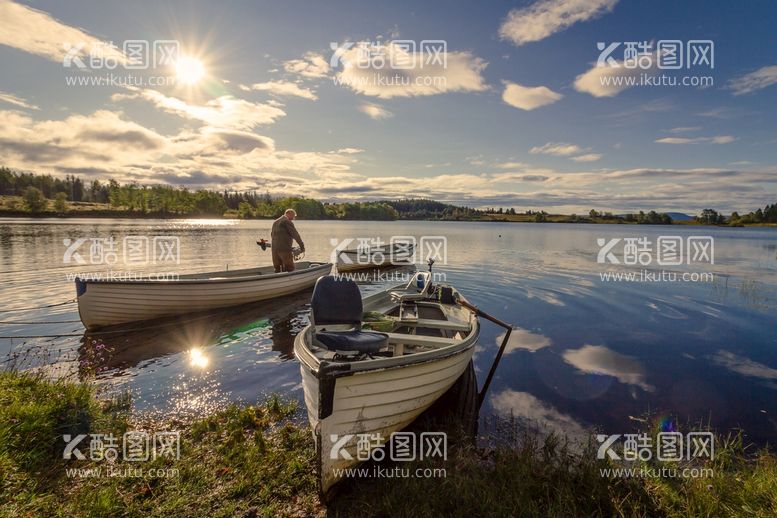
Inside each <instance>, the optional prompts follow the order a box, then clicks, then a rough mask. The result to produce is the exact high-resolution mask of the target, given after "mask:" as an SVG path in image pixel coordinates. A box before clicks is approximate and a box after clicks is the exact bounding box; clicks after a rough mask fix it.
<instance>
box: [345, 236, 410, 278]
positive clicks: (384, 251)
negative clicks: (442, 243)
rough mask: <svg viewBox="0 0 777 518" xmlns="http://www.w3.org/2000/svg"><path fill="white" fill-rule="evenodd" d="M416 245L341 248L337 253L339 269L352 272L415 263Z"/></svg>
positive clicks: (396, 244)
mask: <svg viewBox="0 0 777 518" xmlns="http://www.w3.org/2000/svg"><path fill="white" fill-rule="evenodd" d="M414 250H415V245H413V244H404V243H393V244H390V245H384V246H379V247H370V248H365V249H363V250H361V249H356V250H341V251H340V252H338V254H337V271H339V272H350V271H354V270H364V269H367V268H381V267H384V266H403V265H407V264H412V263H413V255H414Z"/></svg>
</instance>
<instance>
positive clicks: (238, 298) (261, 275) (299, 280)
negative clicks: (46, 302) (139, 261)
mask: <svg viewBox="0 0 777 518" xmlns="http://www.w3.org/2000/svg"><path fill="white" fill-rule="evenodd" d="M331 269H332V265H331V264H330V263H313V262H299V263H296V269H295V270H294V271H293V272H282V273H275V270H274V269H273V267H272V266H266V267H261V268H249V269H243V270H231V271H219V272H207V273H195V274H188V275H181V276H179V277H178V279H176V280H152V279H138V280H134V279H133V280H87V279H80V278H76V281H75V283H76V293H77V296H78V297H77V300H78V313H79V315H80V316H81V322H83V324H84V326H85V327H86V328H87V329H90V330H91V329H97V328H100V327H105V326H112V325H117V324H124V323H128V322H136V321H141V320H151V319H154V318H159V317H165V316H172V315H180V314H184V313H192V312H195V311H205V310H210V309H216V308H224V307H229V306H238V305H241V304H248V303H251V302H257V301H260V300H267V299H272V298H275V297H281V296H284V295H289V294H291V293H296V292H298V291H302V290H305V289H308V288H310V287H311V286H313V284H315V282H316V280H318V278H319V277H321V276H323V275H327V274H328V273H329V272H330V271H331Z"/></svg>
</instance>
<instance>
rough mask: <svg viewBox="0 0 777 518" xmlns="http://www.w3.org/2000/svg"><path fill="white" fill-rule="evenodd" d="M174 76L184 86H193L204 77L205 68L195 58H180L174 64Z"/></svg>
mask: <svg viewBox="0 0 777 518" xmlns="http://www.w3.org/2000/svg"><path fill="white" fill-rule="evenodd" d="M175 75H176V77H177V78H178V81H180V82H181V83H183V84H185V85H194V84H196V83H197V82H199V81H200V79H202V78H203V76H204V75H205V66H204V65H203V64H202V61H200V60H199V59H197V58H194V57H191V56H181V57H180V58H179V59H178V61H177V62H176V64H175Z"/></svg>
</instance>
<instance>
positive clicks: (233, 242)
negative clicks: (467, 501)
mask: <svg viewBox="0 0 777 518" xmlns="http://www.w3.org/2000/svg"><path fill="white" fill-rule="evenodd" d="M269 227H270V222H269V221H239V222H238V221H197V220H186V221H183V220H178V221H157V220H142V221H139V220H74V219H68V220H2V226H1V227H0V266H2V268H0V270H1V271H2V273H0V293H1V294H2V297H1V298H0V300H2V306H0V307H1V308H2V311H3V312H2V313H0V319H1V320H2V323H0V329H1V331H0V335H2V338H0V356H9V355H10V357H13V358H16V360H15V361H16V362H17V364H18V365H24V366H29V365H35V366H36V367H37V368H45V369H47V371H50V372H51V373H52V374H53V375H61V374H62V373H70V374H71V375H73V374H74V375H81V376H86V375H87V374H88V373H89V372H91V371H94V370H99V371H100V372H99V374H98V380H99V381H100V383H101V384H102V385H103V386H105V387H106V389H109V390H129V391H131V393H132V396H133V405H134V407H135V409H136V410H137V411H138V412H150V413H159V414H165V415H169V414H171V413H176V414H184V415H185V414H195V415H196V414H201V413H203V412H208V411H210V410H212V409H214V408H217V407H219V406H220V405H223V404H225V403H227V402H229V401H247V402H253V401H256V400H257V398H260V397H262V395H263V394H265V393H270V392H282V393H285V394H288V395H289V396H291V397H295V398H300V399H301V397H302V390H301V386H300V384H299V368H298V365H297V363H296V362H295V361H294V357H293V350H292V342H293V338H294V335H295V334H296V333H297V332H299V330H300V329H302V327H304V326H305V324H306V323H307V315H306V313H307V310H308V305H307V304H308V301H309V298H310V293H309V292H308V293H302V294H299V295H294V296H290V297H286V298H283V299H280V300H276V301H272V302H264V303H259V304H255V305H252V306H248V307H241V308H238V309H228V310H222V311H218V312H215V313H211V314H206V315H193V316H187V317H185V318H182V319H178V320H175V321H168V322H163V323H155V324H152V325H148V324H135V325H132V326H130V327H131V329H130V330H129V331H127V330H124V331H121V332H117V331H108V332H104V333H86V334H85V333H84V328H83V326H82V325H81V324H80V321H78V311H77V307H76V305H75V304H74V303H66V304H62V305H57V306H53V307H48V308H42V309H35V308H40V307H41V306H44V305H51V304H58V303H61V302H65V301H68V300H70V299H72V298H73V297H74V296H75V289H74V286H73V284H72V281H70V280H68V275H72V274H74V273H77V272H94V271H102V270H106V269H109V268H108V267H105V266H101V265H90V264H86V265H80V266H74V265H66V264H63V254H64V252H65V250H66V246H65V245H64V244H63V240H65V239H70V240H75V239H78V238H81V237H84V238H107V237H114V238H115V239H116V240H117V241H118V242H119V243H121V242H122V239H123V238H124V237H126V236H133V235H145V236H158V235H168V236H178V237H179V238H180V259H181V261H180V265H156V266H153V265H152V266H151V267H145V268H138V267H132V268H130V267H127V266H123V265H117V266H114V267H113V269H114V270H124V271H126V270H132V271H134V272H138V273H142V272H160V271H180V272H185V273H189V272H204V271H209V270H221V269H224V268H225V267H226V266H227V265H228V267H229V268H230V269H233V268H239V267H250V266H256V265H265V264H269V263H270V257H269V255H268V253H261V252H260V251H259V250H258V248H257V247H256V245H255V244H254V241H255V240H256V239H257V238H258V237H269ZM297 227H298V229H299V230H300V232H301V233H302V236H303V238H304V240H305V243H306V247H307V249H308V255H307V258H306V259H310V260H327V259H328V257H329V254H330V252H331V247H332V246H331V244H330V240H331V239H333V238H336V239H338V240H340V239H346V238H357V237H368V238H382V239H384V240H388V239H389V238H390V237H391V236H392V235H412V236H417V237H420V236H424V235H426V236H429V235H433V236H445V237H446V238H447V264H439V265H436V266H435V270H436V271H437V272H439V273H444V274H445V275H446V277H447V280H448V282H450V283H452V284H454V285H456V286H457V287H458V288H459V289H460V290H461V291H462V292H463V293H464V294H465V295H466V296H467V297H468V298H469V299H470V301H472V302H473V303H475V304H477V305H478V306H480V307H481V308H482V309H484V310H485V311H488V312H490V313H492V314H494V315H495V316H497V317H499V318H501V319H503V320H505V321H507V322H510V323H512V324H514V325H515V326H516V327H517V328H518V329H517V331H515V332H514V333H513V337H512V338H511V340H510V344H509V346H508V352H507V353H506V354H505V356H504V358H503V360H502V363H501V365H500V366H499V369H498V371H497V375H496V378H495V379H494V382H493V384H492V387H491V390H490V394H489V397H488V399H487V402H486V408H484V411H483V415H494V414H496V415H500V416H506V417H507V416H513V417H514V418H515V419H517V420H518V421H519V422H524V423H526V424H527V425H532V426H540V427H541V428H544V429H547V430H560V431H564V432H566V433H569V434H582V433H585V431H586V430H589V429H591V428H593V427H597V428H598V429H601V430H603V431H605V432H609V433H627V432H628V431H630V430H631V429H633V427H634V418H639V417H641V416H644V415H645V414H647V413H650V414H653V415H667V416H673V417H675V418H677V419H678V420H680V421H681V422H687V421H691V422H698V421H703V422H710V423H712V424H713V425H714V426H715V427H716V428H718V429H719V430H728V429H737V428H742V429H744V430H746V432H747V434H748V437H749V439H750V440H752V441H755V442H758V443H765V442H771V443H774V442H775V439H777V313H776V310H777V258H776V257H775V256H776V255H777V229H756V228H738V229H737V228H735V229H726V228H704V227H679V226H672V227H659V226H656V227H652V226H626V225H563V224H544V225H539V224H510V223H490V224H487V223H454V222H390V223H386V222H328V221H327V222H323V221H299V222H298V224H297ZM660 235H677V236H682V237H687V236H693V235H711V236H713V237H714V264H696V265H693V266H692V267H667V269H669V268H673V270H672V271H673V272H679V273H682V272H683V271H686V272H695V273H699V272H701V273H712V274H714V280H713V281H711V282H626V281H620V282H612V281H610V282H605V281H603V280H602V279H601V277H600V274H601V273H602V272H606V271H610V270H612V271H631V272H639V271H640V270H641V269H642V268H636V267H623V266H614V265H604V264H597V253H598V251H599V246H598V245H597V239H598V238H603V239H605V240H609V239H612V238H624V237H644V236H646V237H648V238H649V239H650V241H651V242H652V243H653V245H655V243H656V239H657V238H658V236H660ZM81 252H82V255H86V252H87V249H86V248H84V250H81ZM653 264H655V258H654V259H653ZM171 266H172V267H171ZM648 270H649V271H653V272H655V271H657V267H655V266H652V267H648ZM387 283H390V284H394V283H396V281H391V282H389V281H385V282H382V281H375V282H373V281H370V282H364V283H362V290H363V292H364V293H369V292H372V291H375V290H378V289H381V287H382V285H384V284H387ZM500 335H501V330H500V329H497V328H494V327H493V326H491V325H490V324H487V323H484V325H483V332H482V334H481V339H480V342H479V345H478V347H477V350H476V357H475V366H476V371H477V373H478V376H479V378H480V380H481V382H482V379H483V378H484V377H485V373H486V372H487V370H488V368H489V366H490V362H491V360H492V358H493V355H494V353H495V352H496V349H497V345H498V343H499V340H500Z"/></svg>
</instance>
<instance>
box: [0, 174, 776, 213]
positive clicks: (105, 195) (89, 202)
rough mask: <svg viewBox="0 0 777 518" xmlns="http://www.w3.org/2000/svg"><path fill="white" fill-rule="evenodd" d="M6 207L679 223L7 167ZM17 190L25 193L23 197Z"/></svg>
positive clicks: (770, 209) (2, 179)
mask: <svg viewBox="0 0 777 518" xmlns="http://www.w3.org/2000/svg"><path fill="white" fill-rule="evenodd" d="M0 196H4V197H7V198H8V199H4V200H2V204H0V214H5V215H23V214H37V215H66V214H71V215H84V216H87V215H105V216H129V217H192V216H204V217H233V218H243V219H261V218H277V217H278V216H280V215H281V214H283V211H284V210H285V209H287V208H293V209H294V210H295V211H296V212H297V214H298V215H299V217H300V218H302V219H342V220H378V221H391V220H397V219H407V220H450V221H516V222H537V223H544V222H562V223H636V224H652V225H660V224H671V223H673V221H672V218H671V217H670V216H669V215H668V214H665V213H660V212H656V211H649V212H643V211H640V212H638V213H634V214H622V215H614V214H612V213H610V212H598V211H596V210H594V209H592V210H591V211H590V212H589V213H588V214H586V215H583V216H579V215H576V214H572V215H552V214H548V213H547V212H545V211H532V210H526V211H524V212H517V211H516V210H515V208H513V207H509V208H502V207H499V208H487V209H475V208H470V207H459V206H455V205H451V204H447V203H442V202H439V201H434V200H427V199H403V200H380V201H366V202H345V203H329V202H321V201H318V200H314V199H311V198H305V197H301V196H291V197H272V196H270V194H269V193H264V194H260V193H257V192H255V191H248V192H235V191H229V190H224V191H213V190H205V189H198V190H189V189H187V188H185V187H173V186H169V185H150V186H147V185H138V184H135V183H132V184H119V183H118V182H117V181H115V180H109V181H107V182H104V181H103V182H101V181H99V180H92V181H91V182H85V181H83V180H82V179H81V178H79V177H77V176H74V175H68V176H65V177H64V178H58V177H54V176H51V175H48V174H47V175H43V174H35V173H25V172H20V171H14V170H12V169H9V168H7V167H0ZM17 197H21V200H19V199H18V198H17ZM695 222H696V223H701V224H707V225H732V226H742V225H746V224H775V223H777V203H776V204H773V205H767V206H766V207H764V208H763V209H760V208H759V209H757V210H755V211H753V212H750V213H748V214H743V215H740V214H738V213H736V212H734V213H732V214H731V215H729V216H724V215H723V214H721V213H719V212H718V211H716V210H714V209H705V210H703V211H702V212H701V213H700V214H698V215H696V217H695Z"/></svg>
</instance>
